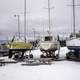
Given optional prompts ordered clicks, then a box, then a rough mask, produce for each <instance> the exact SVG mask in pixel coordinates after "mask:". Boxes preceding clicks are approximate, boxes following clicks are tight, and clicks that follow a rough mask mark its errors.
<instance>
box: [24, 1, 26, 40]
mask: <svg viewBox="0 0 80 80" xmlns="http://www.w3.org/2000/svg"><path fill="white" fill-rule="evenodd" d="M24 40H25V42H26V0H25V1H24Z"/></svg>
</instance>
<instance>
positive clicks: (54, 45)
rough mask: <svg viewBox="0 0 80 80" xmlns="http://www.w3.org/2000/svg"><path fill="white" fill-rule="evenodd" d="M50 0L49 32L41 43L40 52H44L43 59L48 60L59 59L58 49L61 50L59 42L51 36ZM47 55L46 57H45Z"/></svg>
mask: <svg viewBox="0 0 80 80" xmlns="http://www.w3.org/2000/svg"><path fill="white" fill-rule="evenodd" d="M50 9H51V8H50V0H48V15H49V16H48V17H49V20H48V21H49V22H48V23H49V25H48V27H49V30H47V32H48V35H47V36H44V37H43V40H41V41H40V50H41V51H42V52H43V54H42V55H41V57H43V58H44V57H46V58H58V55H59V54H58V55H56V54H55V51H56V50H57V49H60V45H59V42H58V41H57V40H56V39H55V38H54V37H53V36H52V35H51V30H50V29H51V25H50ZM45 53H46V56H45Z"/></svg>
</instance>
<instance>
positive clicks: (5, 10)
mask: <svg viewBox="0 0 80 80" xmlns="http://www.w3.org/2000/svg"><path fill="white" fill-rule="evenodd" d="M26 1H27V11H29V12H30V14H29V23H28V29H29V30H32V28H35V29H36V31H41V30H42V29H43V26H44V31H46V30H47V29H48V13H47V9H45V8H47V0H26ZM75 1H76V2H75V4H78V5H79V4H80V0H75ZM50 3H51V7H53V6H54V9H52V10H51V31H52V32H54V33H56V32H57V33H60V32H61V33H64V32H65V33H67V32H71V31H72V29H73V27H72V26H73V24H72V7H70V6H67V5H70V4H72V0H50ZM23 12H24V0H0V34H1V35H2V34H3V33H4V34H6V35H7V34H9V33H15V32H17V18H15V17H14V16H13V15H14V14H20V25H21V32H23V19H24V17H23V14H22V13H23ZM79 26H80V7H76V31H78V30H79V29H80V28H79Z"/></svg>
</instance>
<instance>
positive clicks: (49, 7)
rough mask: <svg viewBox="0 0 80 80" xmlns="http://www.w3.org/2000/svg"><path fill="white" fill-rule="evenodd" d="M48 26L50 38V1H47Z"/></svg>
mask: <svg viewBox="0 0 80 80" xmlns="http://www.w3.org/2000/svg"><path fill="white" fill-rule="evenodd" d="M48 21H49V22H48V26H49V36H50V33H51V25H50V24H51V23H50V0H48Z"/></svg>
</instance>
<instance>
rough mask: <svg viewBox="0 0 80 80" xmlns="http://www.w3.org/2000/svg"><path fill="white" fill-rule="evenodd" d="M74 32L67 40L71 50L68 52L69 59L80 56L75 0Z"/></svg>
mask: <svg viewBox="0 0 80 80" xmlns="http://www.w3.org/2000/svg"><path fill="white" fill-rule="evenodd" d="M72 6H73V25H74V26H73V28H74V31H73V34H71V36H70V38H69V39H68V40H67V41H66V46H67V48H68V49H69V50H70V52H69V53H67V54H66V57H67V59H77V60H78V59H79V58H80V36H77V33H76V32H75V1H74V0H73V5H72ZM78 34H80V33H78Z"/></svg>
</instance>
